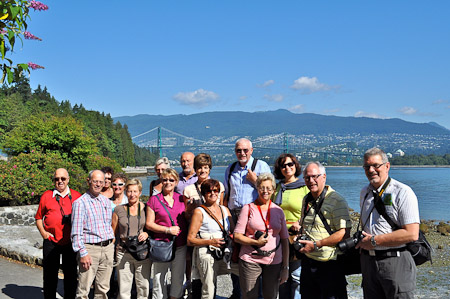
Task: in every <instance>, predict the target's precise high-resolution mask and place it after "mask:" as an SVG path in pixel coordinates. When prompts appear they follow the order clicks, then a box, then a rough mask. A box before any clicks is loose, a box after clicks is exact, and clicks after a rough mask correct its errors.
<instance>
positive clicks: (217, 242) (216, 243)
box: [209, 238, 225, 248]
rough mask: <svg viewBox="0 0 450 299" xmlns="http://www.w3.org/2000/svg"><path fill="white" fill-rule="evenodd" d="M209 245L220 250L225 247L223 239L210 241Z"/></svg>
mask: <svg viewBox="0 0 450 299" xmlns="http://www.w3.org/2000/svg"><path fill="white" fill-rule="evenodd" d="M209 245H211V246H214V247H217V248H220V247H222V246H223V245H225V241H224V240H223V238H217V239H211V240H210V243H209Z"/></svg>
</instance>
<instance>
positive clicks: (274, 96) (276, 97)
mask: <svg viewBox="0 0 450 299" xmlns="http://www.w3.org/2000/svg"><path fill="white" fill-rule="evenodd" d="M264 98H266V99H268V100H269V101H273V102H281V101H283V99H284V95H282V94H265V95H264Z"/></svg>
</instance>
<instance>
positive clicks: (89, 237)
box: [71, 170, 114, 298]
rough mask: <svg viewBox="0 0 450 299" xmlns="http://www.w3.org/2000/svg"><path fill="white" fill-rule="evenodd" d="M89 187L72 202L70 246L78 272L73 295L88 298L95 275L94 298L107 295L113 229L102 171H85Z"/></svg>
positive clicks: (110, 271)
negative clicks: (76, 284) (87, 175)
mask: <svg viewBox="0 0 450 299" xmlns="http://www.w3.org/2000/svg"><path fill="white" fill-rule="evenodd" d="M88 183H89V190H88V191H87V192H86V193H85V194H83V195H82V196H81V197H80V198H79V199H78V200H76V201H75V202H74V203H73V206H72V233H71V238H72V247H73V250H74V251H75V252H77V258H78V265H79V273H78V289H77V295H76V296H77V298H88V295H89V290H90V287H91V285H92V283H93V282H94V279H95V298H108V297H107V292H108V290H109V281H110V277H111V273H112V269H113V259H114V232H113V230H112V228H111V218H112V209H111V203H110V201H109V199H108V198H106V197H105V196H104V195H102V194H101V193H100V192H101V191H102V188H103V186H104V185H105V174H104V173H103V172H102V171H100V170H93V171H91V172H90V173H89V179H88Z"/></svg>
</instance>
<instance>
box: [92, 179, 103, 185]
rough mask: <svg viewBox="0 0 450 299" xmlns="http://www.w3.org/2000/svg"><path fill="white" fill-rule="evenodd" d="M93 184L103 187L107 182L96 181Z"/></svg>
mask: <svg viewBox="0 0 450 299" xmlns="http://www.w3.org/2000/svg"><path fill="white" fill-rule="evenodd" d="M91 183H93V184H95V185H97V184H99V185H103V184H105V181H97V180H94V181H91Z"/></svg>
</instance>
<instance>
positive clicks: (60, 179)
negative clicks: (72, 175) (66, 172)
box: [53, 177, 67, 182]
mask: <svg viewBox="0 0 450 299" xmlns="http://www.w3.org/2000/svg"><path fill="white" fill-rule="evenodd" d="M53 180H54V181H55V182H59V181H61V182H65V181H67V178H65V177H61V178H53Z"/></svg>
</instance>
